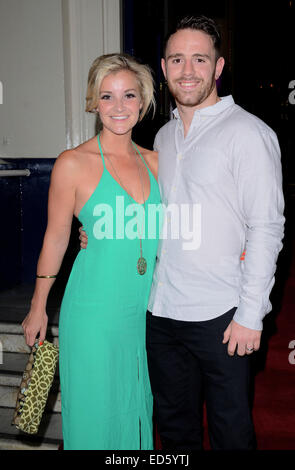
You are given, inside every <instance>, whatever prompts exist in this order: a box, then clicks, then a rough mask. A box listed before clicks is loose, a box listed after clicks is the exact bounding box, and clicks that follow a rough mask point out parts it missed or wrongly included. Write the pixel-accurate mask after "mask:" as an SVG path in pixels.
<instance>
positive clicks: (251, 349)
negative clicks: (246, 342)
mask: <svg viewBox="0 0 295 470" xmlns="http://www.w3.org/2000/svg"><path fill="white" fill-rule="evenodd" d="M246 349H247V351H250V352H251V351H253V349H254V348H248V346H247V347H246Z"/></svg>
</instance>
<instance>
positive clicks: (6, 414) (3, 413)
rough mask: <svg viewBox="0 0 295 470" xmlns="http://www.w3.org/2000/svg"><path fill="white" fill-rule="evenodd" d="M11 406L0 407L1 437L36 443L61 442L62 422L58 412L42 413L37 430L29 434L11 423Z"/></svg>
mask: <svg viewBox="0 0 295 470" xmlns="http://www.w3.org/2000/svg"><path fill="white" fill-rule="evenodd" d="M13 412H14V410H13V409H12V408H3V407H0V423H1V424H0V437H1V438H2V439H13V440H16V441H17V442H25V443H26V444H30V443H31V444H33V445H37V444H40V443H49V444H60V443H61V442H62V424H61V423H62V422H61V414H60V413H46V412H45V413H44V415H43V416H42V421H41V423H40V427H39V431H38V433H37V434H35V435H30V434H27V433H24V432H22V431H20V430H19V429H16V427H15V426H13V425H12V424H11V421H12V419H13Z"/></svg>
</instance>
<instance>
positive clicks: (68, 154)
mask: <svg viewBox="0 0 295 470" xmlns="http://www.w3.org/2000/svg"><path fill="white" fill-rule="evenodd" d="M93 144H94V139H90V140H87V141H86V142H83V143H82V144H80V145H78V146H77V147H74V148H73V149H69V150H64V151H63V152H61V154H60V155H59V156H58V157H57V159H56V162H55V165H54V166H55V169H58V170H59V171H70V172H71V173H73V172H75V173H76V172H79V171H81V169H82V168H83V166H84V165H85V163H86V162H87V160H88V158H89V156H91V155H92V154H93V152H94V145H93Z"/></svg>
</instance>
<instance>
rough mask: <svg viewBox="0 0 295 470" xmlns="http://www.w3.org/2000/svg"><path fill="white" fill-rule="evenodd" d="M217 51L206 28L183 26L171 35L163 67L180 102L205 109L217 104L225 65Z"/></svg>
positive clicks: (171, 88) (172, 90)
mask: <svg viewBox="0 0 295 470" xmlns="http://www.w3.org/2000/svg"><path fill="white" fill-rule="evenodd" d="M215 54H216V53H215V49H214V45H213V41H212V39H211V37H210V36H209V35H207V34H205V33H203V32H202V31H196V30H193V29H183V30H180V31H177V32H176V33H174V34H173V35H172V36H171V37H170V39H169V41H168V44H167V48H166V57H165V59H162V69H163V72H164V75H165V78H166V80H167V81H168V86H169V90H170V92H171V93H172V95H173V96H174V98H175V100H176V103H177V104H179V105H182V106H186V107H198V108H203V107H205V106H210V105H211V104H214V103H215V101H214V98H215V97H216V96H217V92H216V79H217V78H218V77H219V76H220V74H221V72H222V69H223V65H224V59H223V58H222V57H220V58H219V59H218V60H217V62H216V55H215Z"/></svg>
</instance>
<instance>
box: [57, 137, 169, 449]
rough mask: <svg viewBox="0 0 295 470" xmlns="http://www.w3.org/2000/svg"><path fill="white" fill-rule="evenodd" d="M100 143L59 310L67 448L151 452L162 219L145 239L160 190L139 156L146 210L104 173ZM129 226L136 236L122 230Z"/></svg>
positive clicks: (158, 205)
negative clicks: (151, 349) (153, 316)
mask: <svg viewBox="0 0 295 470" xmlns="http://www.w3.org/2000/svg"><path fill="white" fill-rule="evenodd" d="M98 142H99V147H100V154H101V158H102V162H103V166H104V171H103V173H102V176H101V179H100V181H99V184H98V185H97V187H96V189H95V191H94V192H93V194H92V195H91V197H90V198H89V199H88V201H87V202H86V204H85V205H84V206H83V208H82V209H81V211H80V213H79V220H80V221H81V223H82V224H83V226H84V229H85V231H86V233H87V235H88V245H87V249H86V250H80V251H79V254H78V256H77V258H76V260H75V262H74V265H73V268H72V271H71V274H70V276H69V280H68V283H67V286H66V290H65V293H64V297H63V301H62V305H61V310H60V322H59V345H60V364H59V367H60V384H61V402H62V430H63V439H64V449H65V450H67V449H69V450H70V449H78V450H84V449H85V450H87V449H89V450H97V449H107V450H109V449H112V450H116V449H118V450H125V449H126V450H130V449H135V450H136V449H152V448H153V437H152V436H153V432H152V408H153V400H152V394H151V389H150V383H149V376H148V368H147V359H146V348H145V327H146V309H147V303H148V298H149V292H150V288H151V283H152V275H153V270H154V266H155V260H156V253H157V245H158V237H159V233H160V225H161V222H159V227H156V230H153V231H152V234H153V235H154V234H155V232H156V236H148V233H147V232H148V230H147V228H150V227H149V223H151V216H150V210H148V209H149V208H150V207H151V206H154V207H157V208H158V214H160V213H161V200H160V193H159V188H158V184H157V181H156V180H155V178H154V176H153V174H152V173H151V171H150V170H149V168H148V167H147V165H146V164H145V162H144V159H143V158H142V156H141V155H140V153H139V152H138V153H139V155H140V156H141V158H142V160H143V162H144V164H145V165H146V168H147V171H148V173H149V179H150V194H149V197H148V198H147V200H146V202H145V205H140V204H138V203H136V202H135V201H134V200H133V199H132V198H131V197H130V196H129V195H128V194H127V193H126V191H125V190H124V189H123V188H122V186H121V185H120V184H119V183H118V182H117V181H116V180H115V179H114V178H113V177H112V176H111V174H110V173H109V171H108V170H107V168H106V165H105V161H104V157H103V153H102V149H101V146H100V141H99V136H98ZM137 151H138V150H137ZM131 202H132V204H131ZM138 206H141V209H142V208H143V206H145V211H144V219H143V220H141V221H142V222H144V226H145V238H144V237H142V255H143V256H144V258H145V259H146V261H147V271H146V273H145V274H144V275H140V274H139V273H138V271H137V261H138V258H139V257H140V240H139V238H138V232H139V231H141V229H142V227H138V226H139V225H140V224H139V222H138V221H139V217H138V218H137V217H135V218H134V214H135V213H133V216H132V215H130V214H131V212H132V211H131V209H132V208H135V209H136V208H138V210H139V209H140V207H138ZM130 208H131V209H130ZM128 214H129V215H128ZM149 218H150V221H149ZM135 220H137V223H136V222H135ZM158 220H159V219H158ZM122 224H123V225H122ZM128 224H129V227H127V225H128ZM131 226H133V228H134V233H135V235H136V237H135V238H134V237H133V239H132V237H130V236H126V233H127V231H126V233H124V227H125V229H127V228H129V232H130V227H131ZM141 235H142V234H141Z"/></svg>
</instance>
